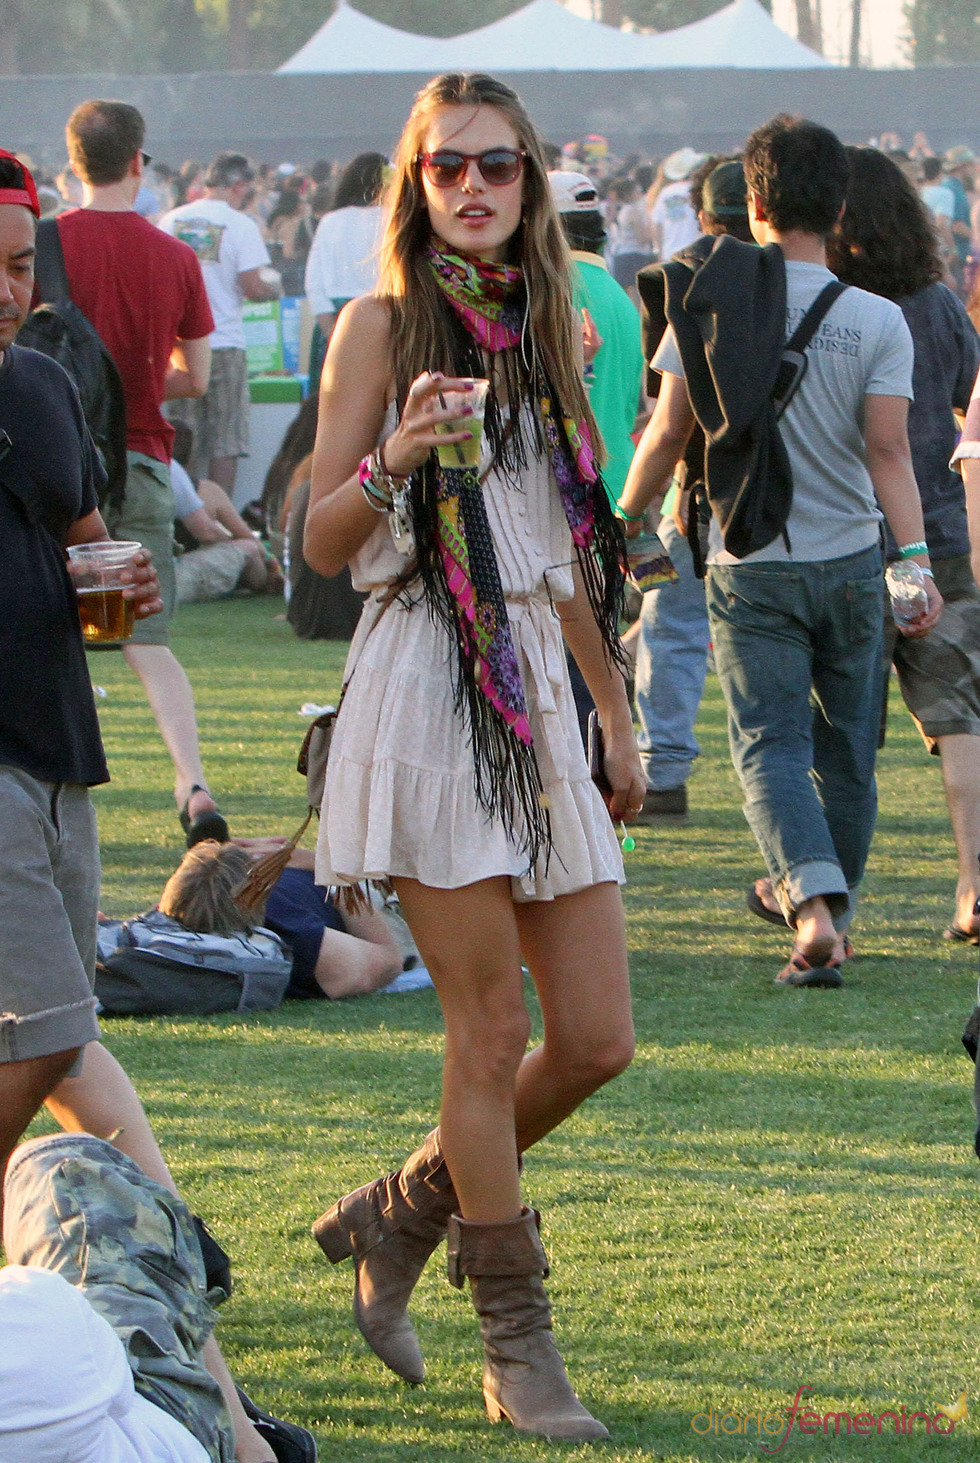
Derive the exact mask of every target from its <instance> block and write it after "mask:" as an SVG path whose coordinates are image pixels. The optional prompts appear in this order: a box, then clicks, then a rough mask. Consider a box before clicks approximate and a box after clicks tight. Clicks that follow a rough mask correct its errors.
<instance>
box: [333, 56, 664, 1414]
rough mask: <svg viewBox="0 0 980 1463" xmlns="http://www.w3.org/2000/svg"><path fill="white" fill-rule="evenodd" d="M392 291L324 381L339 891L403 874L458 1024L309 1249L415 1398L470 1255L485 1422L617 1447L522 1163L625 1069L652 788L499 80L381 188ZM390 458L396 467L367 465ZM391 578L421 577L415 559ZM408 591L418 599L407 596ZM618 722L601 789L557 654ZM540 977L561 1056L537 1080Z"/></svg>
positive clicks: (552, 304)
mask: <svg viewBox="0 0 980 1463" xmlns="http://www.w3.org/2000/svg"><path fill="white" fill-rule="evenodd" d="M389 208H390V211H389V221H388V225H387V231H386V235H385V240H384V245H383V248H382V260H381V277H380V281H379V285H378V288H377V291H376V292H375V293H374V294H373V295H370V296H365V297H364V298H361V299H358V300H355V301H354V302H352V304H351V305H349V306H348V308H347V309H346V310H345V311H344V313H343V315H342V316H341V318H340V321H339V322H338V325H337V329H336V331H335V333H334V336H333V339H332V341H331V344H330V350H329V353H328V356H327V360H326V364H325V367H324V371H323V379H322V387H321V404H320V421H319V431H318V435H317V443H316V452H315V457H314V466H313V477H312V491H311V497H310V509H309V515H308V518H307V525H306V540H305V551H306V557H307V559H308V561H309V563H310V564H311V566H312V567H313V568H314V569H316V570H317V571H318V572H319V573H321V574H327V575H330V574H336V573H337V572H338V570H339V569H340V568H341V567H342V566H343V565H344V564H345V563H350V566H351V571H352V576H353V580H354V583H355V585H356V586H357V587H358V588H359V589H362V590H366V591H368V593H369V598H368V601H367V603H366V605H365V609H364V614H363V617H362V620H361V624H360V627H359V629H358V632H357V634H356V635H355V637H354V641H353V644H352V647H351V655H350V659H349V662H348V671H347V674H348V681H349V684H348V686H347V688H346V692H345V697H344V701H343V706H342V709H341V711H340V714H339V717H338V720H337V724H336V728H335V732H334V739H333V743H332V746H331V752H330V762H329V766H328V770H327V781H326V792H325V795H324V802H323V807H322V811H321V819H320V841H319V847H318V860H317V882H318V883H322V884H327V885H334V886H339V887H340V889H341V891H343V889H344V886H348V890H350V887H351V886H356V885H358V884H360V883H362V881H365V880H378V879H383V878H385V877H390V879H391V881H392V883H393V884H394V886H395V889H396V890H397V893H398V897H399V900H400V901H401V906H402V909H403V911H404V913H405V916H406V918H407V919H408V922H409V924H410V926H411V928H412V932H413V934H414V936H415V938H416V940H417V942H418V945H419V948H420V950H421V951H422V954H423V956H424V958H425V963H426V965H427V967H428V969H429V971H430V972H431V975H432V979H433V981H434V983H435V986H436V990H437V992H438V995H439V999H440V1002H441V1004H442V1009H443V1016H444V1019H445V1024H446V1049H445V1062H444V1072H443V1094H442V1106H441V1121H440V1126H439V1127H438V1128H437V1129H436V1130H435V1131H434V1132H433V1133H431V1134H430V1135H429V1137H428V1138H427V1139H426V1141H425V1143H424V1144H423V1145H422V1147H421V1148H419V1149H418V1150H417V1151H416V1152H415V1153H413V1154H412V1155H411V1156H410V1158H408V1159H407V1160H406V1162H405V1163H404V1165H403V1166H402V1168H401V1169H400V1170H399V1171H397V1172H394V1173H390V1174H387V1175H385V1176H384V1177H383V1178H381V1179H378V1180H376V1181H375V1182H374V1183H372V1184H368V1185H366V1186H365V1187H364V1188H363V1189H359V1190H357V1191H356V1192H355V1193H353V1194H350V1195H348V1196H347V1197H346V1198H344V1199H342V1200H340V1202H339V1203H338V1204H336V1205H335V1206H334V1207H333V1209H331V1210H329V1211H328V1212H327V1213H326V1214H324V1215H323V1216H322V1217H321V1218H320V1219H319V1220H318V1221H317V1223H316V1224H315V1225H314V1233H315V1235H316V1237H317V1239H318V1240H319V1242H320V1244H321V1246H322V1247H323V1249H324V1251H325V1252H326V1254H327V1255H328V1256H329V1258H330V1259H331V1260H333V1261H335V1262H336V1261H339V1260H341V1259H344V1258H346V1257H348V1256H350V1255H353V1257H354V1260H355V1265H356V1269H357V1280H356V1289H355V1300H354V1312H355V1319H356V1321H357V1324H358V1326H359V1327H360V1329H361V1331H362V1333H363V1334H364V1336H365V1338H366V1339H367V1341H368V1343H369V1344H370V1345H371V1346H372V1347H373V1349H374V1350H375V1351H376V1352H377V1354H378V1355H379V1356H380V1357H381V1359H382V1360H383V1361H384V1362H385V1363H386V1364H387V1365H388V1366H389V1367H391V1368H392V1369H393V1370H394V1371H396V1372H397V1373H398V1374H399V1375H401V1376H403V1377H405V1378H406V1379H408V1380H410V1381H421V1379H422V1375H423V1363H422V1355H421V1351H420V1348H419V1344H418V1340H417V1337H416V1335H415V1331H414V1329H413V1327H412V1325H411V1322H410V1321H409V1319H408V1316H407V1311H406V1307H407V1303H408V1300H409V1297H410V1295H411V1292H412V1288H413V1286H414V1284H415V1282H416V1280H417V1279H418V1277H419V1275H420V1274H421V1271H422V1268H423V1266H424V1265H425V1262H426V1260H427V1259H428V1257H429V1255H430V1254H431V1253H432V1252H433V1250H434V1249H435V1248H436V1246H437V1245H438V1243H439V1241H440V1240H441V1239H442V1238H443V1237H444V1236H445V1235H446V1232H447V1229H448V1233H449V1267H450V1279H451V1280H453V1282H454V1283H455V1284H457V1285H459V1286H462V1285H463V1281H464V1277H468V1278H469V1280H470V1288H471V1292H472V1296H473V1300H474V1304H475V1306H476V1310H477V1312H478V1314H479V1316H480V1321H481V1329H482V1332H483V1337H484V1343H485V1348H486V1366H485V1370H484V1395H485V1399H486V1403H487V1409H488V1412H489V1414H490V1417H491V1419H492V1420H493V1421H497V1420H499V1419H500V1418H501V1417H505V1418H507V1419H509V1420H510V1421H511V1422H512V1423H513V1424H514V1426H515V1427H517V1428H518V1429H520V1430H521V1431H523V1432H528V1433H535V1434H541V1435H546V1436H553V1437H566V1438H578V1439H587V1438H601V1437H606V1436H608V1434H607V1433H606V1430H605V1428H604V1427H603V1426H602V1424H601V1423H599V1422H597V1421H596V1420H595V1419H594V1418H593V1417H591V1416H590V1414H589V1413H588V1412H587V1410H586V1409H585V1408H584V1407H583V1406H582V1404H581V1403H580V1402H579V1401H578V1399H577V1398H576V1396H575V1394H574V1392H573V1391H572V1388H571V1386H570V1384H569V1382H568V1378H567V1376H566V1375H565V1371H564V1367H563V1365H562V1362H561V1358H560V1356H559V1355H558V1352H557V1350H556V1348H555V1345H554V1339H553V1337H552V1333H551V1328H550V1311H549V1306H548V1301H547V1297H546V1296H545V1293H544V1289H543V1286H542V1284H541V1278H542V1275H543V1274H545V1273H546V1269H547V1262H546V1260H545V1255H544V1251H543V1249H542V1246H541V1242H540V1239H539V1237H538V1228H537V1215H536V1214H535V1213H534V1211H532V1210H528V1209H526V1208H523V1207H522V1204H521V1194H520V1179H519V1173H520V1155H521V1154H522V1153H524V1152H525V1150H526V1149H528V1148H529V1147H530V1146H531V1145H532V1144H533V1143H536V1142H537V1141H538V1139H540V1138H543V1137H544V1136H545V1134H547V1133H549V1132H550V1131H551V1130H552V1129H553V1128H555V1127H557V1125H558V1124H559V1123H560V1122H562V1120H563V1119H564V1118H565V1117H567V1116H568V1114H569V1113H571V1112H573V1111H574V1109H575V1108H577V1107H578V1106H579V1104H580V1103H581V1102H582V1101H583V1100H584V1099H585V1098H586V1097H588V1096H589V1095H590V1093H592V1092H594V1091H596V1090H597V1089H598V1088H599V1087H601V1086H602V1085H603V1083H605V1082H607V1081H608V1080H609V1079H610V1078H612V1077H614V1076H616V1075H617V1074H618V1073H619V1072H621V1071H622V1070H623V1069H624V1068H625V1067H626V1066H627V1064H628V1063H629V1061H630V1059H631V1057H632V1052H633V1029H632V1021H631V1015H630V999H629V981H628V970H627V959H626V942H625V934H624V922H623V911H622V902H621V899H620V893H619V883H620V882H621V881H622V877H623V874H622V860H621V858H620V853H619V848H618V845H617V841H616V836H615V831H614V826H613V822H612V821H611V819H610V813H611V815H612V819H616V820H618V819H620V818H623V817H629V816H630V815H631V814H632V813H634V812H635V811H636V810H638V809H639V807H640V805H641V804H642V801H643V793H644V781H643V774H642V771H641V768H640V765H639V761H638V757H637V753H636V745H635V740H634V736H633V726H632V719H631V714H630V709H629V704H628V701H627V697H626V690H625V682H624V679H623V675H622V672H621V669H620V667H619V665H618V663H617V653H618V642H617V638H616V629H617V617H618V607H619V598H620V591H621V560H622V539H621V536H620V531H619V525H618V524H617V523H616V520H615V519H614V518H613V516H612V513H611V510H610V509H609V506H608V500H607V499H606V495H605V493H604V490H603V489H602V485H601V481H600V480H599V478H598V474H597V472H596V469H595V466H594V459H593V454H592V449H591V431H592V425H593V424H592V418H591V413H590V411H589V407H588V402H587V399H586V394H585V390H584V386H583V384H582V377H581V370H582V349H581V332H580V325H579V322H578V321H577V319H576V317H575V316H574V314H573V310H572V304H571V288H570V283H569V279H570V273H569V269H570V266H569V259H568V253H567V247H566V245H565V242H564V238H563V235H562V231H561V227H560V224H559V222H558V219H557V216H556V214H555V212H554V207H553V204H552V202H551V194H550V190H549V187H548V180H547V175H546V168H545V163H544V161H543V158H542V154H541V145H540V142H539V140H538V138H537V136H536V134H535V132H534V129H533V127H532V125H531V123H530V122H529V120H528V118H527V115H526V113H525V111H524V109H523V106H522V104H521V103H520V101H519V99H518V97H517V96H516V94H515V93H514V92H512V91H511V90H510V89H509V88H508V87H506V86H504V85H503V84H501V83H499V82H497V81H494V80H493V79H492V78H490V77H487V76H481V75H467V76H463V75H456V74H450V75H446V76H442V77H437V78H436V79H435V80H434V81H433V82H431V83H430V84H429V85H428V86H427V87H426V88H425V89H424V90H423V91H422V92H421V93H420V94H419V96H418V98H417V99H416V103H415V106H414V108H413V111H412V114H411V117H410V118H409V121H408V124H407V126H406V129H405V132H404V134H403V136H402V140H401V143H400V147H399V152H398V157H397V160H396V164H395V174H394V178H393V180H392V184H391V187H390V190H389ZM476 377H480V378H489V380H490V383H491V384H490V390H489V396H488V403H487V414H486V424H485V430H484V449H483V457H482V459H481V463H480V467H479V468H478V469H477V468H466V467H460V468H443V467H441V466H439V464H438V461H437V456H436V452H435V450H434V449H435V447H436V444H437V442H438V441H442V442H443V443H452V442H464V441H466V440H467V439H468V437H469V432H468V431H463V430H457V431H455V432H451V433H450V434H449V435H448V436H447V435H443V436H437V433H436V427H437V426H438V425H440V424H441V425H443V426H444V427H445V424H446V423H448V422H449V421H451V420H453V419H455V420H457V421H458V420H459V417H460V413H459V410H458V407H457V408H456V409H453V408H452V407H447V406H445V405H444V397H445V393H447V392H449V393H451V392H454V391H461V390H463V389H464V388H465V386H466V384H467V382H469V381H472V380H473V379H474V378H476ZM378 443H380V444H381V445H380V446H376V444H378ZM400 550H401V551H402V552H400ZM395 590H397V594H395V593H394V591H395ZM563 635H564V637H565V639H566V640H567V642H568V644H569V646H570V648H571V650H572V652H573V654H574V656H575V658H576V660H577V661H578V663H579V665H580V666H581V668H582V671H583V674H584V675H585V678H586V681H587V682H588V685H589V689H590V691H591V693H592V696H593V698H594V700H595V703H596V706H597V708H598V710H599V714H600V717H601V721H602V727H603V732H604V737H605V772H606V775H607V777H608V779H609V783H610V785H611V788H612V792H611V795H610V802H609V811H608V812H607V809H606V807H605V806H604V805H603V802H602V799H601V797H600V795H599V793H598V792H597V790H596V788H595V786H594V784H593V782H592V781H591V779H590V776H589V771H588V768H587V765H586V762H585V758H584V756H583V752H582V745H581V740H580V737H579V732H578V728H577V724H576V719H575V711H574V706H573V702H572V697H571V692H570V689H569V684H568V676H567V672H566V668H565V658H564V653H563V647H562V636H563ZM522 961H523V962H524V963H526V965H527V967H528V969H529V971H530V973H531V977H532V979H533V981H534V983H535V986H536V989H537V993H538V999H539V1002H540V1005H541V1011H542V1015H543V1018H544V1033H545V1034H544V1041H543V1042H542V1044H541V1045H540V1046H539V1047H536V1048H535V1049H534V1050H533V1051H531V1052H527V1051H526V1046H527V1040H528V1034H529V1018H528V1014H527V1010H526V1007H525V1001H524V990H523V976H522V970H521V966H522Z"/></svg>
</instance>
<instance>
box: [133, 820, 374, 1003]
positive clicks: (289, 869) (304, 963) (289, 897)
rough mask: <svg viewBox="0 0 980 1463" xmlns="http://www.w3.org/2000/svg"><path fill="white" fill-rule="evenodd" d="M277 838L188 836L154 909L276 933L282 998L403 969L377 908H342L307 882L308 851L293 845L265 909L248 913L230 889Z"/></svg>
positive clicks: (188, 921) (366, 988) (339, 988)
mask: <svg viewBox="0 0 980 1463" xmlns="http://www.w3.org/2000/svg"><path fill="white" fill-rule="evenodd" d="M285 843H286V840H285V839H283V838H237V839H233V840H232V841H231V842H230V843H215V842H214V841H213V840H206V841H205V842H203V843H198V844H195V846H194V847H193V848H192V849H189V850H188V852H187V853H186V854H185V855H184V857H183V858H182V859H181V862H180V865H179V866H178V868H177V870H176V872H175V873H173V874H171V876H170V878H169V879H168V880H167V882H166V884H165V886H164V890H163V894H162V895H161V897H160V904H159V908H160V911H161V913H163V914H166V915H169V916H170V918H171V919H176V920H178V921H179V922H180V923H181V924H182V925H183V926H184V927H185V928H186V929H189V930H196V931H198V932H199V933H201V934H217V935H233V934H237V933H239V932H240V931H248V930H250V929H253V928H254V927H255V926H256V925H258V924H262V925H264V926H265V927H266V928H267V929H270V930H272V931H273V932H274V933H275V934H277V935H279V936H280V938H281V939H283V940H284V941H285V942H286V944H287V946H288V947H289V949H290V951H291V952H292V957H293V973H292V977H291V979H290V982H289V985H288V987H287V989H286V999H287V1000H288V999H290V998H299V999H300V1000H302V999H306V998H309V997H324V996H326V997H328V998H329V999H330V1000H334V1001H336V1000H340V999H341V998H342V997H344V996H364V995H370V994H371V993H372V992H374V991H378V990H380V989H381V988H382V986H386V985H389V984H390V983H391V982H392V981H393V980H394V979H395V978H396V976H398V975H400V974H401V971H402V952H401V950H400V949H399V946H398V942H397V940H396V939H395V937H394V935H393V934H392V932H391V930H390V928H389V926H388V924H387V922H386V921H385V918H384V916H383V915H382V914H380V913H379V912H378V911H377V910H376V909H373V908H367V909H363V910H359V911H358V912H357V913H349V912H347V911H344V913H343V914H342V913H341V912H340V910H339V909H337V908H336V906H335V905H334V904H333V903H332V901H331V900H330V899H329V897H328V895H327V891H326V889H324V888H322V887H321V886H320V885H318V884H316V883H314V879H313V854H312V852H310V851H309V850H307V849H303V848H297V849H293V851H292V853H291V854H290V857H289V863H288V864H287V866H286V868H285V869H283V871H282V873H281V874H280V876H279V878H278V880H277V881H276V883H275V885H274V886H273V888H272V889H271V891H270V893H269V896H268V901H267V903H266V906H265V910H264V912H262V911H250V912H249V917H246V915H245V914H244V913H243V912H242V910H241V909H240V908H239V907H238V905H237V904H236V903H235V897H234V896H235V891H236V889H237V888H238V887H239V885H241V884H242V882H243V880H244V879H245V878H246V877H247V875H248V874H249V872H250V870H251V868H252V864H253V861H254V860H256V859H258V858H261V857H262V856H263V855H265V854H268V853H270V852H274V851H276V850H278V849H280V848H282V847H284V846H285Z"/></svg>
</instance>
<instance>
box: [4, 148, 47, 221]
mask: <svg viewBox="0 0 980 1463" xmlns="http://www.w3.org/2000/svg"><path fill="white" fill-rule="evenodd" d="M0 157H5V158H9V160H10V161H11V162H12V163H16V164H17V166H18V167H19V168H20V171H21V173H22V174H23V178H24V186H23V188H0V203H20V204H23V206H24V207H25V208H29V209H30V210H31V213H33V215H34V217H35V218H40V217H41V205H40V204H39V203H38V201H37V189H36V188H35V186H34V179H33V178H32V177H31V174H30V171H29V169H27V168H25V167H24V164H23V163H22V162H21V160H20V158H19V157H15V156H14V154H13V153H12V152H5V151H4V149H3V148H2V147H0Z"/></svg>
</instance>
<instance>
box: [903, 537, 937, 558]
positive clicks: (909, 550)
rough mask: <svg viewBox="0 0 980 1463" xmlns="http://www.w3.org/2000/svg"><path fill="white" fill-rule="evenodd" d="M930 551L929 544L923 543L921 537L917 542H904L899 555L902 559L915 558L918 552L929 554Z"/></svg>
mask: <svg viewBox="0 0 980 1463" xmlns="http://www.w3.org/2000/svg"><path fill="white" fill-rule="evenodd" d="M928 552H929V545H928V544H926V543H923V542H922V540H921V539H920V540H919V542H918V543H915V544H902V546H901V547H900V549H899V551H898V557H899V558H900V559H914V558H915V556H916V554H928Z"/></svg>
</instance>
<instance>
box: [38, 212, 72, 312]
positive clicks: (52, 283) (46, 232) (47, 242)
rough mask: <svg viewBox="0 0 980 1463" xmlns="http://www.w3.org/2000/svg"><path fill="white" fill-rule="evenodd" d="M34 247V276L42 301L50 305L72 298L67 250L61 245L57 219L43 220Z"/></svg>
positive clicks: (39, 225)
mask: <svg viewBox="0 0 980 1463" xmlns="http://www.w3.org/2000/svg"><path fill="white" fill-rule="evenodd" d="M34 248H35V251H36V252H35V255H34V278H35V279H36V281H37V288H38V293H39V295H40V297H41V300H42V302H43V303H44V304H46V305H50V304H57V303H58V302H59V301H62V302H63V301H65V300H70V299H71V289H70V287H69V284H68V270H67V268H66V267H65V252H64V250H63V249H62V247H61V235H60V234H59V232H58V221H57V219H53V218H45V219H42V220H41V222H40V223H39V224H38V226H37V235H36V238H35V241H34Z"/></svg>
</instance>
